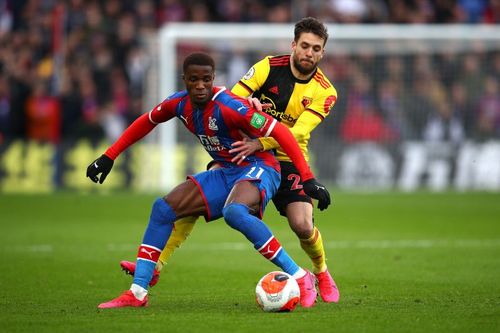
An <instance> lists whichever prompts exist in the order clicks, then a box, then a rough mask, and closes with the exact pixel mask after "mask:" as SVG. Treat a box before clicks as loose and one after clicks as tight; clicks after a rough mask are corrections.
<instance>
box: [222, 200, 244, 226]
mask: <svg viewBox="0 0 500 333" xmlns="http://www.w3.org/2000/svg"><path fill="white" fill-rule="evenodd" d="M244 214H248V207H247V206H245V205H243V204H240V203H235V202H233V203H230V204H229V205H227V206H226V207H224V208H223V209H222V215H223V216H224V220H226V223H227V224H228V225H229V226H230V227H232V228H235V229H237V227H238V225H239V224H240V223H241V221H242V218H241V217H242V215H244Z"/></svg>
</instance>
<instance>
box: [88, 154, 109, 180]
mask: <svg viewBox="0 0 500 333" xmlns="http://www.w3.org/2000/svg"><path fill="white" fill-rule="evenodd" d="M113 163H114V161H113V160H112V159H110V158H109V157H107V156H106V155H101V157H99V158H98V159H96V160H95V161H94V162H92V163H91V164H90V165H89V166H88V167H87V177H89V178H90V180H91V181H93V182H94V183H97V182H98V181H99V184H102V182H104V179H106V176H107V175H108V173H109V172H110V171H111V168H112V167H113ZM100 173H102V174H101V178H100V179H99V177H97V175H98V174H100Z"/></svg>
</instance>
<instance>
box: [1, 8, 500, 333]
mask: <svg viewBox="0 0 500 333" xmlns="http://www.w3.org/2000/svg"><path fill="white" fill-rule="evenodd" d="M499 3H500V1H498V0H477V1H471V0H457V1H452V0H435V1H431V0H349V1H344V0H312V1H299V0H295V1H264V0H261V1H258V0H243V1H236V0H219V1H216V0H212V1H190V0H182V1H181V0H161V1H160V0H136V1H132V0H123V1H120V0H108V1H104V0H102V1H84V0H65V1H60V0H0V227H1V233H0V272H1V274H0V322H1V323H2V331H3V332H33V331H36V332H50V333H53V332H65V333H66V332H89V331H92V332H93V331H97V332H118V331H125V332H145V331H149V332H165V331H168V332H261V331H262V332H263V331H266V332H267V331H280V332H356V333H358V332H422V333H423V332H495V333H497V332H499V327H500V312H499V311H500V307H499V304H500V303H499V300H500V299H499V295H500V286H499V284H498V276H500V236H499V235H500V224H499V223H498V221H499V218H498V217H499V216H500V205H499V204H498V203H499V202H500V191H499V185H498V167H499V166H500V163H499V162H498V151H499V149H498V142H499V110H500V108H499V106H498V105H499V92H498V80H499V78H500V76H499V68H500V60H499V59H500V56H499V50H500V45H499V41H498V38H500V33H499V32H498V29H499V28H498V23H499V17H500V14H499V13H500V9H499V8H500V7H499ZM305 15H314V16H317V17H319V18H322V19H324V20H325V22H327V24H328V27H329V29H330V34H331V39H330V40H329V42H328V50H327V54H328V55H327V56H326V58H324V59H323V60H324V62H323V64H322V68H323V69H324V71H325V72H326V73H327V74H328V75H329V76H330V78H331V80H332V81H333V83H334V84H335V86H336V87H337V89H338V92H339V100H338V104H337V105H336V107H335V108H334V112H333V114H332V115H331V116H330V117H329V118H327V120H326V121H325V122H324V123H323V124H321V126H319V127H318V128H317V129H316V131H315V133H314V134H313V139H312V142H311V145H312V149H313V156H312V158H313V160H312V162H313V167H314V169H315V171H316V172H317V173H318V176H319V178H320V180H321V181H322V182H325V181H328V183H329V185H331V186H329V189H330V191H331V193H332V195H333V200H334V204H333V205H332V206H331V208H330V209H328V210H326V211H323V212H320V211H316V212H315V222H316V223H317V224H318V226H319V227H320V229H321V232H322V235H323V238H324V242H325V243H324V245H325V248H326V251H327V256H328V266H329V268H330V270H331V272H332V273H333V274H334V276H335V280H336V282H337V284H338V285H339V288H340V291H341V301H340V303H339V304H326V303H324V302H321V301H320V300H319V301H318V302H317V304H316V306H315V307H313V308H310V309H305V308H298V309H297V310H296V311H295V312H293V313H291V314H278V315H273V314H268V313H264V312H262V311H260V309H259V308H258V307H257V306H256V304H255V299H254V296H255V294H254V287H255V284H256V283H257V281H258V280H259V278H260V277H261V276H262V275H264V274H265V273H267V272H269V271H271V270H274V269H275V266H274V265H272V264H270V263H268V262H266V261H265V260H263V259H262V258H261V257H260V256H259V255H256V254H255V251H253V249H252V247H251V245H250V244H249V243H248V242H247V240H246V239H244V237H242V236H241V235H240V234H238V233H236V232H234V231H233V230H232V229H231V228H228V227H227V225H225V223H223V221H218V222H215V223H211V224H206V223H197V226H196V229H195V230H196V232H194V233H193V234H192V236H191V237H190V239H189V240H188V242H187V243H186V244H185V245H184V246H183V248H182V249H181V250H180V251H178V252H177V253H176V254H175V255H174V256H173V257H172V260H171V261H170V262H169V264H168V268H167V271H166V272H164V273H162V277H161V280H160V283H159V284H158V286H156V287H155V288H153V289H152V290H151V293H150V295H151V299H150V306H149V307H148V308H146V309H135V308H133V309H120V310H118V311H99V310H97V309H96V305H97V304H99V303H101V302H102V301H105V300H108V299H109V298H110V297H112V296H116V295H117V293H118V292H119V291H122V290H125V289H127V288H129V286H130V281H131V280H130V277H129V276H125V275H123V273H122V272H121V271H120V270H119V267H118V262H119V261H120V260H124V259H127V260H132V259H133V258H134V256H135V253H136V251H137V245H138V243H139V242H140V239H141V237H142V235H143V232H144V226H145V223H147V218H148V215H149V213H150V207H151V203H152V202H153V201H154V200H155V197H157V196H158V194H159V193H160V194H164V193H165V192H166V191H167V188H168V182H175V181H177V180H179V179H182V178H183V176H184V175H185V174H186V173H187V172H193V171H198V170H200V169H203V165H204V162H205V161H206V160H205V159H206V158H207V157H206V153H204V152H201V151H200V150H199V148H197V146H196V145H195V142H194V139H193V138H191V137H189V136H188V135H187V134H186V133H185V131H184V129H179V130H178V129H177V126H176V125H175V126H171V124H170V125H164V126H161V127H160V128H162V129H163V128H165V129H168V130H165V131H163V130H161V129H160V128H158V129H157V130H155V132H154V133H152V135H151V137H150V138H148V139H146V140H145V142H144V144H140V145H137V146H136V147H134V149H132V150H131V151H130V152H129V153H127V154H124V155H123V156H121V157H120V158H119V159H118V161H117V163H116V164H115V168H114V170H113V172H112V173H111V174H110V175H109V176H108V178H107V180H106V183H105V184H103V185H96V184H93V183H91V182H90V181H89V180H88V179H86V178H85V176H84V175H85V169H86V167H87V165H88V164H89V162H90V161H92V160H93V159H94V158H95V157H96V156H98V155H99V154H100V153H102V151H103V150H104V149H105V148H106V147H107V145H108V144H109V143H110V142H111V141H112V140H113V139H114V138H116V136H117V135H118V134H119V132H120V131H121V130H122V129H123V128H124V127H125V126H126V125H127V124H129V123H130V122H131V121H132V120H133V119H134V118H135V117H137V116H138V115H139V114H141V113H142V112H146V111H147V110H148V109H149V108H151V107H152V106H154V105H155V104H156V103H157V102H158V101H159V100H161V99H163V98H165V96H167V95H168V94H169V92H170V90H173V89H177V88H180V85H179V84H180V82H179V72H178V63H177V62H178V61H180V60H181V59H182V57H183V56H184V55H185V54H187V53H188V52H190V51H192V50H197V49H198V48H203V49H204V50H207V51H209V52H211V53H212V54H213V55H214V57H216V60H217V63H218V66H219V68H218V71H217V80H218V81H217V82H218V83H220V84H225V85H226V86H231V85H232V84H233V82H235V81H236V80H237V79H238V78H239V77H240V76H241V75H242V74H243V72H244V71H246V70H247V67H248V66H250V65H251V64H252V63H253V62H254V61H256V60H257V59H259V58H260V57H262V56H263V55H267V54H274V53H276V52H282V53H284V52H289V51H290V42H291V38H292V26H293V22H294V21H295V20H297V19H299V18H301V17H302V16H305ZM205 24H210V26H211V27H210V28H208V27H207V26H206V25H205ZM215 24H217V25H215ZM229 24H231V25H229ZM268 24H270V25H268ZM271 24H272V25H271ZM233 30H234V32H238V33H242V34H244V35H242V37H243V36H245V37H244V38H243V39H238V38H234V37H231V38H232V39H231V38H229V37H227V38H226V37H225V36H227V35H231V34H230V32H231V31H233ZM192 32H195V33H196V35H198V38H194V37H193V36H189V34H190V33H192ZM212 32H216V34H217V35H215V33H214V35H213V36H212ZM233 35H234V33H233ZM168 36H170V37H171V38H169V39H167V40H165V39H163V43H161V42H159V41H160V40H162V38H165V37H168ZM200 36H209V38H206V37H202V38H199V37H200ZM195 37H196V36H195ZM256 38H257V39H256ZM172 44H175V47H174V48H172V49H169V48H168V46H169V45H172ZM235 45H237V46H238V47H234V46H235ZM169 50H171V51H174V52H173V54H174V56H173V57H170V56H168V57H166V56H164V54H165V53H167V54H168V51H169ZM170 54H172V53H170ZM174 61H175V62H174ZM172 62H174V63H172ZM169 68H170V69H169ZM173 81H175V82H173ZM171 123H172V124H175V122H171ZM446 124H448V125H450V126H448V127H449V129H452V130H451V131H445V130H444V129H445V128H448V127H447V126H444V125H446ZM444 133H449V134H452V135H451V136H449V135H445V134H444ZM169 136H174V137H175V139H176V140H177V143H178V144H175V145H174V147H170V146H169V145H168V144H167V145H165V144H164V142H163V141H165V140H166V139H168V138H169ZM170 144H171V143H170ZM165 150H167V151H166V152H165ZM346 152H348V153H349V154H346ZM428 153H430V154H428ZM169 161H171V163H170V164H168V162H169ZM405 161H407V163H405ZM461 163H462V164H461ZM351 165H354V166H351ZM405 165H406V166H407V167H408V169H405ZM460 165H462V167H459V166H460ZM463 166H468V167H465V168H464V167H463ZM165 169H167V170H169V171H168V172H164V170H165ZM404 170H407V171H406V173H405V172H403V171H404ZM459 170H462V171H460V172H459ZM389 171H391V172H392V173H389ZM404 174H406V175H413V176H412V177H408V178H405V177H402V176H401V175H404ZM460 174H462V175H463V178H460V177H458V178H457V175H460ZM402 179H405V181H402ZM457 179H462V181H457ZM344 189H345V190H344ZM360 189H362V190H363V191H358V190H360ZM367 189H368V190H370V191H366V190H367ZM417 189H418V190H417ZM414 190H415V191H414ZM485 190H487V191H485ZM147 192H151V193H147ZM402 192H405V193H402ZM406 192H408V193H406ZM265 221H266V223H267V224H269V226H270V227H271V228H272V230H273V232H274V234H275V235H276V236H277V237H278V239H280V241H281V243H282V244H283V245H284V247H285V248H286V249H287V251H288V252H289V253H290V255H291V256H292V257H293V258H294V259H295V260H296V261H297V263H298V264H299V265H301V266H303V267H309V266H310V262H309V260H308V258H307V257H306V256H305V254H304V253H303V251H302V250H301V248H300V245H299V244H298V242H297V239H296V237H295V235H294V234H293V233H292V232H291V231H290V229H289V227H288V225H287V223H286V221H285V220H284V219H283V218H281V217H280V216H279V215H278V213H277V212H276V210H275V209H274V207H273V205H270V206H269V207H268V209H267V210H266V215H265Z"/></svg>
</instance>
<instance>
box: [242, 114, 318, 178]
mask: <svg viewBox="0 0 500 333" xmlns="http://www.w3.org/2000/svg"><path fill="white" fill-rule="evenodd" d="M238 124H239V125H240V126H241V128H242V129H244V130H245V131H246V132H248V133H250V134H252V135H256V136H259V137H268V136H271V137H272V138H273V139H274V140H275V141H276V142H277V143H278V145H280V146H281V148H282V149H283V150H284V151H285V153H286V154H287V155H288V156H289V157H290V159H291V160H292V162H293V164H294V165H295V166H296V167H297V169H298V171H299V173H300V176H301V178H302V180H303V181H306V180H308V179H311V178H314V175H313V174H312V172H311V170H310V169H309V165H308V164H307V162H306V160H305V158H304V155H303V154H302V151H301V150H300V147H299V145H298V143H297V141H296V140H295V139H294V137H293V135H292V133H291V132H290V130H289V129H288V128H287V127H285V126H284V125H283V124H280V123H279V122H278V121H277V120H276V119H274V118H272V117H271V116H269V115H267V114H264V113H262V112H258V111H253V110H249V112H248V113H247V114H246V115H244V116H243V115H242V116H241V117H240V118H239V120H238Z"/></svg>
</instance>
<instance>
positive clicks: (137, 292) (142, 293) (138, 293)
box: [130, 283, 148, 301]
mask: <svg viewBox="0 0 500 333" xmlns="http://www.w3.org/2000/svg"><path fill="white" fill-rule="evenodd" d="M130 291H132V294H134V296H135V298H137V299H138V300H139V301H142V300H143V299H144V297H146V295H147V294H148V290H147V289H144V288H143V287H141V286H140V285H138V284H135V283H133V284H132V285H131V286H130Z"/></svg>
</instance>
